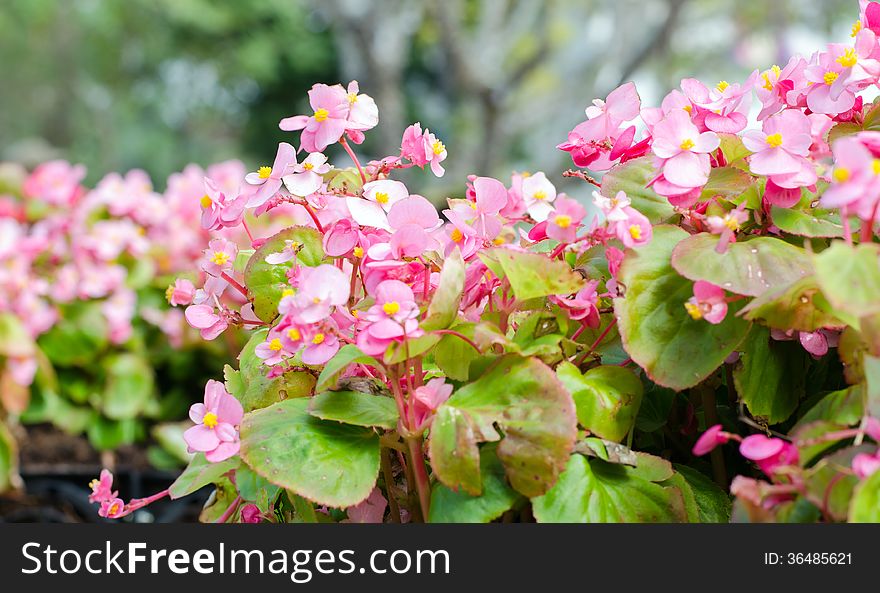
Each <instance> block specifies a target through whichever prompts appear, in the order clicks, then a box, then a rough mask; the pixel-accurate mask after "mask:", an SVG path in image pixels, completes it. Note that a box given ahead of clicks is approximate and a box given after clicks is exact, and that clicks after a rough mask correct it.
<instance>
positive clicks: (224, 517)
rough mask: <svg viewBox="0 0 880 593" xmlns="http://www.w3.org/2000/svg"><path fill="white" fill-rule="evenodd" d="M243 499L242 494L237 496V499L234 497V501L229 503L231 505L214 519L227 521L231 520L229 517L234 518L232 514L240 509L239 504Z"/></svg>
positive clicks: (220, 521) (218, 521) (217, 521)
mask: <svg viewBox="0 0 880 593" xmlns="http://www.w3.org/2000/svg"><path fill="white" fill-rule="evenodd" d="M241 500H242V498H241V496H236V497H235V499H233V501H232V502H231V503H229V506H228V507H226V510H225V511H223V514H222V515H220V517H219V518H218V519H217V520H216V521H214V523H226V522H227V521H229V519H231V518H232V515H234V514H235V511H237V510H238V505H240V504H241Z"/></svg>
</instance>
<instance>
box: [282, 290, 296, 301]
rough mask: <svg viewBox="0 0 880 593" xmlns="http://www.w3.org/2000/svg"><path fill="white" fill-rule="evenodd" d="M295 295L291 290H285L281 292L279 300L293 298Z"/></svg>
mask: <svg viewBox="0 0 880 593" xmlns="http://www.w3.org/2000/svg"><path fill="white" fill-rule="evenodd" d="M295 294H296V291H295V290H293V289H292V288H285V289H284V290H282V291H281V298H282V299H283V298H284V297H289V296H293V295H295Z"/></svg>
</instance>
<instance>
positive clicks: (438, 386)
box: [412, 377, 452, 432]
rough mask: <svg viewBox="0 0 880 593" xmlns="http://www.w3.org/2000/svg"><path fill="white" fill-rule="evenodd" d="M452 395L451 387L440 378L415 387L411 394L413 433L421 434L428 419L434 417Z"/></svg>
mask: <svg viewBox="0 0 880 593" xmlns="http://www.w3.org/2000/svg"><path fill="white" fill-rule="evenodd" d="M450 395H452V385H449V384H447V383H446V380H445V379H444V378H442V377H438V378H436V379H431V380H430V381H428V382H427V383H426V384H425V385H422V386H421V387H417V388H416V389H415V391H413V394H412V414H413V417H414V420H415V424H414V426H415V431H416V432H421V431H422V430H424V428H425V424H426V422H427V421H428V419H429V418H431V417H432V416H433V415H434V412H435V411H437V408H439V407H440V404H442V403H443V402H445V401H446V400H447V399H449V396H450Z"/></svg>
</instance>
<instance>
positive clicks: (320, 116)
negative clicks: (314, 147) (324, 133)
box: [314, 107, 330, 122]
mask: <svg viewBox="0 0 880 593" xmlns="http://www.w3.org/2000/svg"><path fill="white" fill-rule="evenodd" d="M329 115H330V112H329V111H327V110H326V109H324V108H323V107H322V108H321V109H316V110H315V115H314V117H315V121H317V122H322V121H324V120H325V119H327V117H328V116H329Z"/></svg>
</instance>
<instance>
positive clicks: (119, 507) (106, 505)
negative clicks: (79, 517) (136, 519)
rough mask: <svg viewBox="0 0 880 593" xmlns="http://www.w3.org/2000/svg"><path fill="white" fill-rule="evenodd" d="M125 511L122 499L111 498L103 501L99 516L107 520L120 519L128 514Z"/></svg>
mask: <svg viewBox="0 0 880 593" xmlns="http://www.w3.org/2000/svg"><path fill="white" fill-rule="evenodd" d="M125 511H126V509H125V501H123V500H122V499H121V498H109V499H106V500H103V501H101V508H99V509H98V516H99V517H103V518H105V519H118V518H119V517H122V516H123V515H126V514H127V513H126V512H125Z"/></svg>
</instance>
